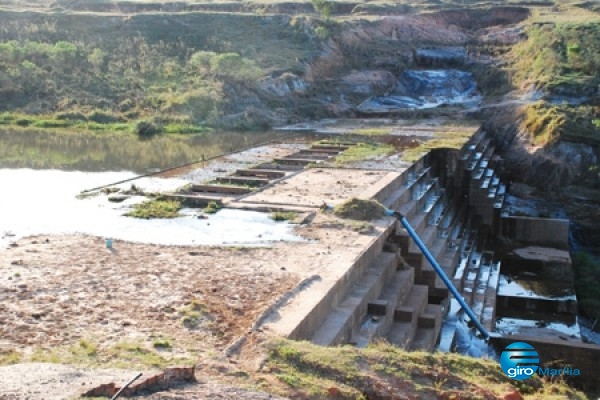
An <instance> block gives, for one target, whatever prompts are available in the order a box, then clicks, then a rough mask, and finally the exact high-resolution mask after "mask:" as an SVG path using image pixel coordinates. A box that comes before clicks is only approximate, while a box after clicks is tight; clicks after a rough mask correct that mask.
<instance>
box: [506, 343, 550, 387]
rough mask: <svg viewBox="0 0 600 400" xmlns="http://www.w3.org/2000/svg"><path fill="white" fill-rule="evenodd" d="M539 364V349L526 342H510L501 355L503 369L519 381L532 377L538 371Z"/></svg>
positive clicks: (510, 376)
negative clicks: (536, 349)
mask: <svg viewBox="0 0 600 400" xmlns="http://www.w3.org/2000/svg"><path fill="white" fill-rule="evenodd" d="M539 364H540V358H539V356H538V353H537V351H535V349H534V348H533V346H531V345H530V344H528V343H525V342H515V343H512V344H509V345H508V346H506V348H505V349H504V351H503V352H502V355H500V366H501V367H502V371H504V373H505V374H506V375H507V376H508V377H509V378H512V379H516V380H519V381H522V380H524V379H527V378H531V377H532V376H533V374H535V373H536V372H537V370H538V367H539Z"/></svg>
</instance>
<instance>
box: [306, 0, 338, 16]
mask: <svg viewBox="0 0 600 400" xmlns="http://www.w3.org/2000/svg"><path fill="white" fill-rule="evenodd" d="M310 2H311V3H312V5H313V7H314V9H315V11H317V12H318V13H319V14H321V16H322V17H325V18H329V17H330V16H331V14H332V13H333V2H331V0H310Z"/></svg>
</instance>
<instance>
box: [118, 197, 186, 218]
mask: <svg viewBox="0 0 600 400" xmlns="http://www.w3.org/2000/svg"><path fill="white" fill-rule="evenodd" d="M179 209H181V203H180V202H178V201H175V200H162V199H155V200H150V201H146V202H143V203H140V204H136V205H135V206H134V207H133V210H132V211H130V212H128V213H127V214H125V215H126V216H128V217H134V218H143V219H150V218H175V217H178V216H179Z"/></svg>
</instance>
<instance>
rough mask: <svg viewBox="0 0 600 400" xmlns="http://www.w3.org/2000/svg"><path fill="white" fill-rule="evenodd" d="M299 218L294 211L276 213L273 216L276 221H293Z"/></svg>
mask: <svg viewBox="0 0 600 400" xmlns="http://www.w3.org/2000/svg"><path fill="white" fill-rule="evenodd" d="M297 216H298V213H296V212H294V211H276V212H274V213H272V214H271V218H272V219H273V220H274V221H293V220H294V219H296V217H297Z"/></svg>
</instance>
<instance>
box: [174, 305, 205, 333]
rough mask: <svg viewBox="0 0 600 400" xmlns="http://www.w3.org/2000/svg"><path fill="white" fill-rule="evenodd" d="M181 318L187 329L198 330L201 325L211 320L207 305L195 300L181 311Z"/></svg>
mask: <svg viewBox="0 0 600 400" xmlns="http://www.w3.org/2000/svg"><path fill="white" fill-rule="evenodd" d="M179 316H180V317H181V323H182V324H183V326H185V327H186V328H187V329H197V328H198V327H199V326H200V325H201V324H203V323H205V322H209V321H210V320H211V316H210V314H209V312H208V308H207V307H206V305H204V304H203V303H201V302H200V301H198V300H195V299H194V300H192V301H191V302H190V303H189V304H187V305H186V306H185V307H182V308H181V309H180V310H179Z"/></svg>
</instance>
